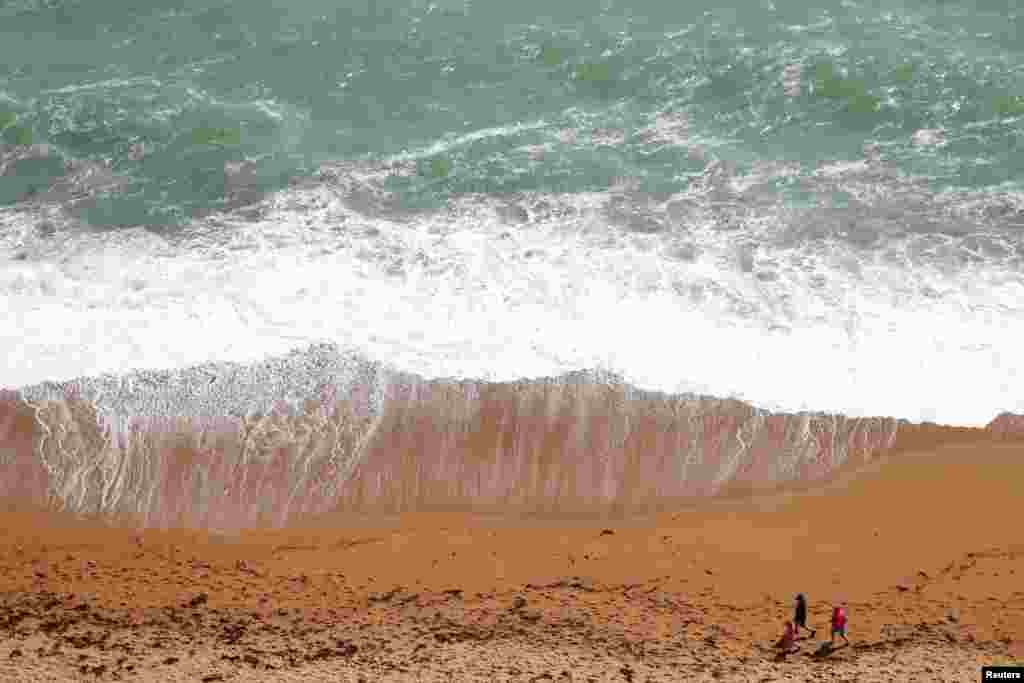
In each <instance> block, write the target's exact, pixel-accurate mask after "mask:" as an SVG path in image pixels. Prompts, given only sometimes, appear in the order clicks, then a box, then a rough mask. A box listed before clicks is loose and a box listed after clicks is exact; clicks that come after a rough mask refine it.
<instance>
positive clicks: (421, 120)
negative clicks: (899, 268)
mask: <svg viewBox="0 0 1024 683" xmlns="http://www.w3.org/2000/svg"><path fill="white" fill-rule="evenodd" d="M338 4H339V3H337V2H326V1H324V0H291V1H289V2H283V1H278V2H268V1H265V0H247V1H245V2H241V1H237V2H210V1H198V0H162V1H157V2H149V3H146V7H144V8H143V7H137V6H133V5H132V4H130V3H129V4H125V3H120V2H117V3H115V2H111V1H109V0H92V1H90V2H85V1H84V0H79V1H71V0H49V1H47V2H38V1H29V0H21V1H19V2H10V1H5V2H3V3H2V4H0V127H3V131H2V136H3V138H4V140H5V141H6V142H7V143H8V144H15V143H27V142H30V141H33V142H45V143H47V144H48V145H50V146H51V148H52V149H54V150H56V151H57V152H58V153H59V156H60V157H61V158H63V159H69V158H76V159H94V160H100V159H106V160H108V161H109V163H110V164H111V167H112V169H113V170H114V171H115V172H117V173H119V174H123V175H126V176H128V177H129V179H130V180H129V182H128V184H127V185H126V186H125V187H124V188H121V189H119V190H118V191H116V192H111V193H107V194H105V195H102V196H100V197H98V198H97V199H96V200H95V201H93V202H90V203H89V204H88V205H87V206H85V207H82V208H79V209H77V210H78V211H79V212H80V213H81V214H82V215H83V216H84V217H85V218H86V219H88V220H89V221H91V222H93V223H96V224H103V225H127V224H138V223H145V224H162V223H167V224H174V223H179V222H182V221H184V220H187V219H188V218H189V216H191V215H194V213H195V212H196V211H198V210H202V209H209V208H215V207H217V206H218V205H220V204H221V203H222V202H223V201H224V196H225V191H226V190H225V182H224V174H223V164H224V162H225V161H227V160H238V159H242V158H246V157H248V158H254V159H257V160H258V178H259V184H260V186H261V187H262V188H263V189H268V190H270V189H274V188H278V187H282V186H284V184H285V183H286V182H287V180H288V179H289V178H290V177H294V176H297V175H303V174H306V173H309V172H311V171H312V170H313V169H315V168H316V167H317V165H319V164H321V163H323V162H327V161H332V160H352V159H385V158H389V157H393V156H396V155H403V154H405V155H409V156H411V157H412V158H414V159H416V160H417V163H418V166H417V168H418V171H419V172H418V173H417V174H416V175H414V176H412V177H408V178H398V179H395V180H394V181H393V189H396V190H397V191H399V192H400V193H401V194H402V196H403V197H404V198H405V199H406V200H407V201H409V202H412V203H418V202H427V203H437V202H442V201H444V200H445V199H446V198H449V197H451V196H453V195H458V194H462V193H468V192H482V193H507V192H518V191H524V190H539V191H550V192H576V191H583V190H601V189H603V188H607V187H608V186H609V185H611V184H613V183H614V182H616V179H619V178H630V179H632V180H633V181H634V182H636V183H637V184H638V185H639V186H640V187H642V188H645V189H649V190H653V191H675V190H678V189H680V188H682V187H685V186H686V185H687V183H689V182H691V181H692V178H693V176H695V175H696V174H697V173H699V172H700V171H701V170H702V169H703V168H704V167H705V165H706V163H707V161H708V159H709V158H717V159H723V160H728V161H730V162H732V163H733V164H735V166H736V168H737V169H738V172H740V173H743V172H744V171H745V170H746V169H750V168H752V167H753V166H754V165H756V164H758V163H759V162H764V161H775V162H779V161H781V162H791V163H792V164H796V165H797V166H798V168H799V169H802V171H801V172H803V173H811V172H812V171H813V170H814V169H815V168H817V167H819V165H820V164H822V163H825V162H829V161H835V160H856V159H860V158H863V156H862V149H863V147H864V145H865V143H868V142H871V143H875V144H877V146H878V149H880V150H881V154H882V155H883V157H884V158H885V160H886V161H887V162H889V163H891V164H893V165H894V166H895V167H896V168H897V169H898V170H899V171H900V172H901V173H904V174H908V175H913V176H919V177H922V178H925V179H927V182H928V184H929V185H930V186H931V188H932V189H933V190H935V191H940V190H942V189H945V188H967V189H985V188H995V187H1000V188H1005V189H1019V188H1020V184H1021V178H1022V177H1024V154H1021V151H1022V149H1021V147H1022V144H1021V141H1022V130H1024V40H1021V38H1020V36H1024V10H1022V9H1021V8H1020V5H1019V4H1018V3H1016V2H1011V1H1010V0H983V1H979V2H973V3H967V2H948V1H945V0H928V1H924V0H920V1H916V0H912V1H908V2H895V1H893V0H886V1H878V2H843V3H840V2H828V3H816V4H812V3H806V2H799V3H798V2H786V3H783V2H778V3H776V4H772V3H770V2H765V1H752V2H742V3H740V2H733V3H722V2H720V1H716V2H708V1H705V0H696V1H691V2H686V3H666V2H663V1H661V0H657V1H655V0H631V1H630V2H622V1H621V0H616V1H614V2H612V1H610V0H604V1H603V2H580V1H578V0H573V1H565V2H558V3H554V2H539V1H538V0H521V1H520V2H512V3H510V2H503V1H499V0H475V1H471V0H463V1H460V2H455V1H452V0H443V1H441V2H422V1H409V0H401V1H399V0H374V1H363V0H354V1H352V2H346V3H344V4H345V7H343V8H339V7H338ZM723 4H729V5H730V6H727V7H723V6H722V5H723ZM787 65H795V66H793V67H791V70H793V69H795V70H796V72H797V73H798V74H799V81H800V92H799V94H797V95H796V96H788V95H787V94H786V92H785V89H784V84H783V70H784V69H785V68H786V66H787ZM659 117H662V118H668V119H671V120H675V121H682V120H685V122H686V125H685V132H684V133H677V134H675V137H673V138H672V139H670V140H666V139H664V138H657V139H653V140H652V138H651V136H649V135H645V134H643V131H644V130H645V129H647V128H648V127H649V126H651V125H652V124H654V122H655V121H656V120H658V118H659ZM932 128H942V129H944V131H945V144H944V145H941V146H934V145H915V144H914V143H913V142H912V135H913V134H914V132H915V131H918V130H920V129H932ZM595 129H597V130H612V131H614V134H613V135H612V136H611V140H612V142H611V143H607V140H605V141H603V142H602V138H597V139H595V137H594V136H593V135H592V132H593V131H594V130H595ZM567 131H568V132H575V133H576V135H575V136H573V135H571V134H567ZM138 143H142V144H143V145H144V149H145V152H146V153H145V155H144V156H142V157H141V158H137V156H136V155H133V154H132V153H131V149H132V145H134V144H138ZM694 147H699V148H700V149H701V150H702V151H701V154H695V153H694V152H693V148H694ZM538 149H541V150H542V151H541V152H540V153H538V152H536V150H538ZM531 150H532V151H531ZM59 161H60V160H59V159H55V158H49V159H35V160H24V161H21V162H18V164H17V166H16V167H15V169H14V170H13V171H9V172H8V174H7V175H6V176H4V177H0V203H5V204H10V203H13V202H16V201H19V200H20V199H22V198H24V197H25V196H26V193H28V192H31V191H32V190H38V189H40V188H41V187H45V186H46V184H47V183H49V182H52V181H53V180H54V179H55V178H56V177H57V176H59V174H60V173H61V164H60V163H59ZM786 182H787V181H786V179H785V178H784V177H781V176H780V178H779V179H778V184H779V187H780V191H784V190H785V185H786Z"/></svg>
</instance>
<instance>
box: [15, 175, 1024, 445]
mask: <svg viewBox="0 0 1024 683" xmlns="http://www.w3.org/2000/svg"><path fill="white" fill-rule="evenodd" d="M852 170H853V171H856V170H857V169H852ZM849 171H850V169H847V172H849ZM842 172H843V171H842V170H841V169H835V170H834V173H842ZM364 175H366V174H364ZM369 175H372V173H370V174H369ZM690 199H693V198H692V197H690ZM607 201H608V195H606V194H601V193H590V194H579V195H573V196H551V195H547V196H544V195H535V196H524V197H521V198H520V204H521V206H522V207H524V210H525V213H526V214H527V215H528V216H529V220H528V221H527V222H526V223H517V224H510V223H508V222H506V220H505V219H503V218H502V217H501V212H500V210H499V209H500V206H499V205H498V204H497V203H496V200H491V199H487V198H481V197H468V198H465V199H464V200H462V201H460V202H458V203H456V204H453V205H452V206H451V207H450V210H449V211H447V212H442V213H437V214H429V215H427V214H424V215H421V216H418V217H417V218H416V220H415V221H412V222H409V221H405V220H403V221H402V222H391V221H388V220H384V219H382V218H379V217H378V218H370V217H367V216H366V215H363V214H360V213H357V212H354V211H352V210H351V209H350V208H348V207H347V206H346V205H345V204H344V202H343V200H342V199H341V198H339V195H338V193H337V192H336V191H334V190H333V189H332V188H330V187H327V186H324V185H314V186H306V187H300V188H293V189H290V190H288V191H283V192H281V193H279V194H277V195H275V196H273V197H271V198H270V199H269V200H268V201H267V204H266V207H265V211H264V212H263V218H262V220H261V222H257V223H247V222H244V221H242V220H241V219H238V220H237V221H236V220H234V219H232V218H231V217H220V218H219V219H218V224H219V227H217V228H216V230H213V229H211V230H200V229H197V230H196V231H195V234H194V236H192V237H190V238H189V239H187V240H184V241H176V242H174V243H171V242H167V241H165V240H164V239H162V238H159V237H156V236H154V235H152V234H150V233H147V232H145V231H142V230H123V231H119V232H117V233H108V234H106V235H95V234H92V235H89V234H86V233H81V234H78V235H77V236H67V235H66V234H65V236H64V237H59V240H60V241H57V240H58V238H53V239H51V240H50V241H49V242H46V241H45V240H43V238H37V237H35V236H34V233H33V231H32V230H30V229H29V227H30V223H28V222H26V220H27V219H26V217H25V215H24V214H17V213H13V212H10V211H8V212H7V213H3V214H0V234H3V235H6V236H7V240H6V241H7V242H8V246H11V247H16V246H18V244H20V245H21V247H20V248H23V249H26V250H28V252H30V253H31V254H33V256H32V258H29V259H24V260H11V261H7V262H0V319H2V320H3V321H4V324H3V325H2V327H0V350H2V352H3V353H2V356H0V357H2V360H0V385H4V386H11V387H18V386H24V385H28V384H32V383H36V382H40V381H45V380H65V379H71V378H74V377H79V376H92V375H99V374H103V373H114V374H118V373H125V372H127V371H129V370H132V369H173V368H182V367H185V366H189V365H194V364H199V363H205V362H217V361H227V360H230V361H235V362H254V361H257V360H260V359H262V358H264V357H266V356H268V355H271V354H280V353H284V352H287V351H289V350H292V349H296V348H302V347H305V346H307V345H309V344H311V343H316V342H320V341H329V342H333V343H336V344H338V345H339V346H341V347H343V348H349V349H355V350H358V351H360V352H362V353H365V354H367V355H368V356H369V357H370V358H373V359H375V360H380V361H384V362H386V363H388V364H390V365H392V366H396V367H397V368H398V369H401V370H408V371H413V372H418V373H421V374H424V375H426V376H431V377H440V376H463V377H483V378H490V379H514V378H520V377H531V376H542V375H551V374H557V373H561V372H564V371H568V370H573V369H580V368H588V367H590V368H592V367H601V368H605V369H608V370H611V371H613V372H616V373H620V374H621V375H622V376H623V377H624V378H625V379H626V380H627V381H630V382H633V383H635V384H637V385H638V386H641V387H644V388H650V389H661V390H666V391H693V392H699V393H705V394H714V395H719V396H735V397H738V398H744V399H746V400H749V401H751V402H753V403H755V404H757V405H761V406H764V407H769V408H775V409H785V410H796V409H809V410H824V411H836V412H842V413H845V414H848V415H851V416H860V415H891V416H896V417H903V418H909V419H912V420H936V421H941V422H946V423H952V424H964V425H980V424H984V423H986V422H987V421H988V420H990V419H991V418H992V417H993V416H994V415H996V414H997V413H999V412H1000V411H1003V410H1016V411H1024V391H1022V390H1021V389H1020V378H1021V376H1022V375H1024V359H1022V358H1021V355H1020V353H1019V352H1018V346H1019V340H1020V339H1024V276H1022V274H1021V272H1020V269H1019V263H1017V262H1015V261H1011V260H1006V259H1004V260H1003V261H1000V260H998V259H989V260H976V261H975V262H967V263H960V262H957V264H956V265H955V267H944V265H943V264H944V261H942V258H941V253H940V252H941V248H943V247H942V246H941V244H940V245H939V246H936V247H934V249H933V251H935V253H936V254H938V256H936V257H935V258H934V259H931V260H924V261H922V260H921V259H923V258H924V257H923V256H921V255H920V253H919V252H920V249H921V248H920V245H917V243H915V242H913V240H912V239H911V238H910V237H907V238H902V239H894V240H891V241H889V242H887V243H886V244H885V245H884V248H882V247H880V248H877V249H875V250H874V251H864V250H860V251H858V250H854V249H853V248H851V247H849V246H847V245H845V244H843V243H840V242H835V241H833V242H828V241H826V242H824V243H822V242H817V243H815V244H814V245H811V244H803V245H799V244H798V245H797V246H795V247H794V246H791V247H787V248H784V247H780V246H778V245H774V246H773V245H772V244H771V242H770V241H768V240H767V239H766V238H767V236H769V234H770V232H771V230H772V229H773V228H772V226H773V225H774V226H775V227H774V229H775V230H777V229H778V225H777V224H778V222H779V221H782V220H783V219H784V218H785V215H786V214H785V213H784V212H783V211H782V209H779V214H778V215H776V216H772V215H771V214H770V213H765V214H763V215H761V217H760V219H759V221H752V222H750V224H749V225H748V227H747V231H746V232H744V233H741V234H739V235H737V234H735V233H731V232H728V231H725V232H723V231H721V230H718V229H716V227H715V225H714V224H713V221H712V220H711V219H708V218H707V217H706V216H705V215H704V214H703V213H701V211H700V210H697V211H695V212H694V213H693V214H692V215H690V216H689V217H688V218H687V220H688V221H689V223H688V224H687V225H685V226H682V227H681V228H680V230H681V233H680V234H682V235H683V236H684V237H685V239H686V240H688V241H689V242H690V243H695V244H697V245H699V249H697V250H696V251H694V252H693V254H692V258H673V257H672V256H671V252H672V249H673V248H674V247H673V242H672V241H671V240H670V239H667V238H665V237H664V236H656V237H655V236H650V235H636V234H630V233H628V232H626V231H623V230H621V229H617V228H615V227H614V226H611V225H609V224H608V219H607V215H606V213H605V211H604V207H605V205H606V203H607ZM671 201H672V200H671V199H670V200H669V202H671ZM538 207H540V208H538ZM545 211H546V213H545ZM677 227H678V226H677ZM683 228H685V229H683ZM757 231H762V232H761V234H757ZM62 234H63V233H62ZM12 236H13V237H12ZM12 240H13V241H12ZM19 240H20V242H19ZM16 243H18V244H16ZM915 245H916V246H915ZM915 249H916V250H917V251H915ZM737 250H739V251H737ZM738 253H739V256H737V254H738ZM950 258H952V257H950ZM901 259H902V261H901ZM915 259H917V261H915ZM908 263H910V264H914V265H913V267H908V265H907V264H908Z"/></svg>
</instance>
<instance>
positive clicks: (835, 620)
mask: <svg viewBox="0 0 1024 683" xmlns="http://www.w3.org/2000/svg"><path fill="white" fill-rule="evenodd" d="M837 634H838V635H840V636H842V638H843V640H844V641H845V642H846V644H847V645H849V644H850V639H849V638H847V637H846V609H845V608H844V607H842V606H840V605H837V606H836V607H834V608H832V643H833V644H835V642H836V635H837Z"/></svg>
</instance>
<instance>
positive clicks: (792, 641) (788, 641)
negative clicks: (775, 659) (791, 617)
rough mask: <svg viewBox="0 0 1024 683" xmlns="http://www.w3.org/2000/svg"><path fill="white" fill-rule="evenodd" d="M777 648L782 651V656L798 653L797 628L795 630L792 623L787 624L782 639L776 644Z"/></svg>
mask: <svg viewBox="0 0 1024 683" xmlns="http://www.w3.org/2000/svg"><path fill="white" fill-rule="evenodd" d="M775 647H777V648H779V649H780V650H782V652H781V655H782V656H784V655H786V654H789V653H791V652H796V651H797V646H796V628H794V626H793V622H792V621H787V622H786V626H785V629H784V630H783V631H782V637H781V638H779V642H777V643H775Z"/></svg>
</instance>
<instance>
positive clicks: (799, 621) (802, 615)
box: [793, 593, 818, 638]
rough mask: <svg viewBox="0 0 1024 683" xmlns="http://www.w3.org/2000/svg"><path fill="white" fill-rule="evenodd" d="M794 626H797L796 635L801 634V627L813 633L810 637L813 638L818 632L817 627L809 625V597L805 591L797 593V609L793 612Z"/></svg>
mask: <svg viewBox="0 0 1024 683" xmlns="http://www.w3.org/2000/svg"><path fill="white" fill-rule="evenodd" d="M793 626H794V628H795V633H794V635H799V633H800V629H803V630H805V631H810V632H811V635H810V636H808V637H809V638H813V637H814V634H815V633H817V632H818V631H817V629H813V628H809V627H808V626H807V597H806V596H805V595H804V594H803V593H797V594H796V609H795V610H794V613H793Z"/></svg>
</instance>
